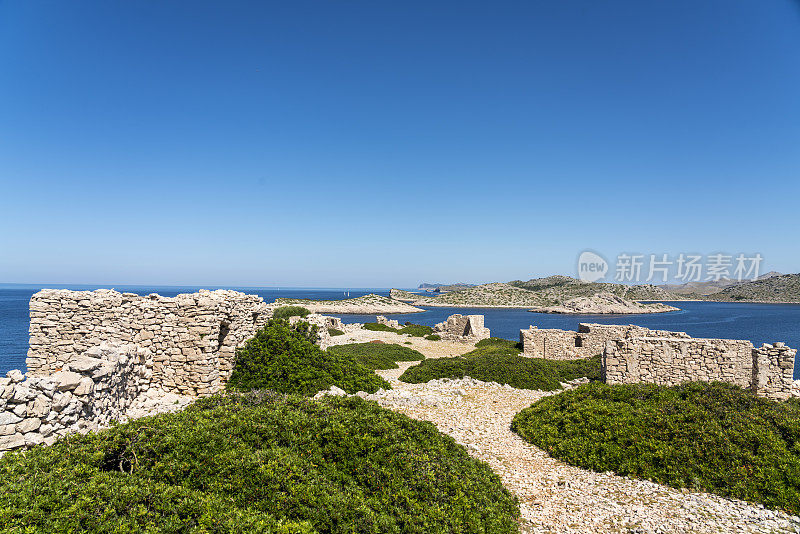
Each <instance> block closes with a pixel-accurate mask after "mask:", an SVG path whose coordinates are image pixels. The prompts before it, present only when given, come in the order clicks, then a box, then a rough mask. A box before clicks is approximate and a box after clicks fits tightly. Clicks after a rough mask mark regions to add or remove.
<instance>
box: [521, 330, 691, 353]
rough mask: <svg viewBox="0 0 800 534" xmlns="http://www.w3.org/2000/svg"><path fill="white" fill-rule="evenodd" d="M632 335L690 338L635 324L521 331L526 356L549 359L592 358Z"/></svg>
mask: <svg viewBox="0 0 800 534" xmlns="http://www.w3.org/2000/svg"><path fill="white" fill-rule="evenodd" d="M633 336H666V337H685V338H688V337H689V336H688V335H687V334H686V333H684V332H666V331H662V330H650V329H648V328H644V327H642V326H637V325H633V324H629V325H605V324H593V323H580V325H578V331H577V332H575V331H572V330H560V329H557V328H537V327H535V326H531V327H529V328H527V329H523V330H520V331H519V341H520V343H521V344H522V354H523V356H529V357H534V358H546V359H549V360H572V359H577V358H591V357H592V356H596V355H598V354H602V353H603V350H605V346H606V342H607V341H609V340H612V339H621V338H627V337H633Z"/></svg>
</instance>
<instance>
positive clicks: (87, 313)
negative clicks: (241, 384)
mask: <svg viewBox="0 0 800 534" xmlns="http://www.w3.org/2000/svg"><path fill="white" fill-rule="evenodd" d="M271 316H272V308H271V307H269V306H268V305H266V304H265V303H264V301H263V299H261V297H258V296H256V295H245V294H244V293H239V292H237V291H226V290H217V291H205V290H201V291H200V292H198V293H192V294H181V295H178V296H176V297H173V298H167V297H162V296H160V295H156V294H151V295H148V296H146V297H143V296H139V295H136V294H133V293H118V292H116V291H113V290H108V289H99V290H97V291H69V290H53V289H46V290H42V291H40V292H38V293H36V294H35V295H34V296H33V297H32V298H31V303H30V317H31V322H30V348H29V350H28V358H27V361H26V363H27V367H28V373H29V374H30V375H34V376H42V375H48V374H51V373H54V372H56V371H57V370H58V369H60V368H62V367H63V366H64V365H65V364H66V363H67V362H68V361H70V360H71V359H72V358H73V357H74V356H76V355H80V354H82V353H84V352H85V351H87V350H89V349H90V348H91V347H93V346H96V345H99V344H100V343H101V342H103V341H120V342H124V343H135V344H137V345H139V346H140V347H141V348H143V349H147V350H149V351H150V352H151V353H152V357H153V369H152V373H153V381H154V382H155V383H157V384H158V385H159V386H160V387H161V388H163V390H164V391H168V392H174V393H182V394H191V395H207V394H210V393H213V392H215V391H218V390H219V389H220V388H221V387H222V385H223V384H224V382H225V381H226V380H227V378H228V377H229V376H230V373H231V371H232V369H233V364H234V358H235V348H236V347H237V346H238V345H240V344H241V343H243V342H244V341H245V340H247V339H248V338H250V337H252V336H253V334H254V333H255V332H256V330H258V329H259V328H260V327H262V326H263V325H264V324H265V323H266V321H267V320H268V319H269V318H270V317H271Z"/></svg>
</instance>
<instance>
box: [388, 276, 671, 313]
mask: <svg viewBox="0 0 800 534" xmlns="http://www.w3.org/2000/svg"><path fill="white" fill-rule="evenodd" d="M391 296H392V298H393V299H396V300H402V301H403V302H408V303H410V304H412V305H414V306H443V307H506V308H530V309H531V311H536V312H543V313H572V314H640V313H663V312H669V311H675V310H678V309H679V308H675V307H673V306H668V305H665V304H657V303H641V302H637V301H639V300H680V298H674V296H673V295H672V294H670V293H668V292H667V291H665V290H663V289H661V288H659V287H657V286H654V285H639V286H626V285H622V284H611V283H595V282H583V281H581V280H578V279H575V278H572V277H569V276H562V275H555V276H548V277H546V278H534V279H531V280H528V281H526V282H523V281H521V280H515V281H512V282H508V283H504V282H493V283H489V284H481V285H478V286H470V287H463V288H460V289H457V290H454V291H449V292H447V293H444V294H441V295H439V296H424V295H419V294H416V293H411V292H408V291H401V290H397V289H393V290H392V292H391Z"/></svg>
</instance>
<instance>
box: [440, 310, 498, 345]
mask: <svg viewBox="0 0 800 534" xmlns="http://www.w3.org/2000/svg"><path fill="white" fill-rule="evenodd" d="M433 332H434V333H435V334H437V335H438V336H439V337H441V338H442V339H443V340H445V341H461V342H464V343H475V342H477V341H480V340H481V339H487V338H489V337H490V336H491V333H490V332H489V329H488V328H486V327H485V326H484V317H483V315H461V314H460V313H457V314H455V315H451V316H450V317H448V318H447V320H446V321H442V322H441V323H438V324H436V325H435V326H434V327H433Z"/></svg>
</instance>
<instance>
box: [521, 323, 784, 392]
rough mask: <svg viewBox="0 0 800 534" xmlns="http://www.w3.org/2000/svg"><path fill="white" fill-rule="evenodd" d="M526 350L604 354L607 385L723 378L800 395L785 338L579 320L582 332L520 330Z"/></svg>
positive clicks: (546, 354) (552, 355) (557, 355)
mask: <svg viewBox="0 0 800 534" xmlns="http://www.w3.org/2000/svg"><path fill="white" fill-rule="evenodd" d="M520 342H521V343H522V347H523V355H524V356H530V357H537V358H547V359H557V360H563V359H576V358H589V357H592V356H595V355H598V354H602V359H601V362H602V363H601V374H602V378H603V380H604V381H605V382H606V383H607V384H632V383H639V382H648V383H653V384H659V385H663V386H672V385H677V384H680V383H682V382H689V381H704V382H709V381H714V380H719V381H723V382H728V383H730V384H735V385H738V386H741V387H743V388H746V389H750V390H751V391H753V392H755V393H756V394H757V395H761V396H763V397H767V398H770V399H776V400H785V399H787V398H789V397H791V396H800V384H799V383H798V382H797V381H795V380H794V379H793V373H794V360H795V355H796V353H797V351H796V350H795V349H790V348H789V347H786V346H785V345H784V344H783V343H775V344H773V345H768V344H764V345H763V346H762V347H758V348H756V347H754V346H753V344H752V343H750V342H749V341H745V340H737V339H703V338H693V337H691V336H689V335H688V334H686V333H685V332H669V331H665V330H650V329H649V328H644V327H641V326H636V325H600V324H589V323H581V324H580V325H579V327H578V331H577V332H574V331H569V330H558V329H539V328H536V327H535V326H531V327H530V328H528V329H524V330H520Z"/></svg>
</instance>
